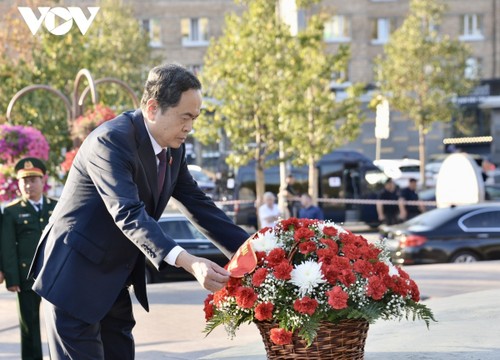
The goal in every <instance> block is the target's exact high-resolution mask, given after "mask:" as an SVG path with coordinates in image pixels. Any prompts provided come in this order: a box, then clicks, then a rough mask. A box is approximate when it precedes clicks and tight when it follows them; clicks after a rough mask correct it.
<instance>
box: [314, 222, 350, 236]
mask: <svg viewBox="0 0 500 360" xmlns="http://www.w3.org/2000/svg"><path fill="white" fill-rule="evenodd" d="M325 227H333V228H335V229H337V232H338V233H339V234H342V233H347V231H345V230H344V228H343V227H342V226H340V225H337V224H335V223H334V222H329V221H327V222H324V223H323V222H322V223H319V224H318V229H320V230H321V232H323V229H324V228H325Z"/></svg>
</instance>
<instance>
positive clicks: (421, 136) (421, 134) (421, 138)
mask: <svg viewBox="0 0 500 360" xmlns="http://www.w3.org/2000/svg"><path fill="white" fill-rule="evenodd" d="M418 155H419V158H420V182H421V186H422V189H425V188H426V187H427V179H426V176H425V163H426V161H425V128H424V125H423V120H421V121H420V122H419V125H418Z"/></svg>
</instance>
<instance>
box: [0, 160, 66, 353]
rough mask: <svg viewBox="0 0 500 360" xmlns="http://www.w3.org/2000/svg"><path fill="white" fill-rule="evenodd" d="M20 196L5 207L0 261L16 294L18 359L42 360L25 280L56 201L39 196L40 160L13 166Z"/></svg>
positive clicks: (33, 300)
mask: <svg viewBox="0 0 500 360" xmlns="http://www.w3.org/2000/svg"><path fill="white" fill-rule="evenodd" d="M15 171H16V173H17V179H18V182H19V189H20V191H21V195H22V196H21V197H20V198H19V199H17V200H14V201H13V202H12V203H10V204H8V205H7V206H6V207H5V209H4V213H3V222H2V223H3V226H2V236H1V242H2V244H1V245H2V246H1V249H2V260H3V272H4V276H5V282H6V286H7V290H9V291H12V292H15V293H17V301H18V310H19V324H20V328H21V353H22V359H23V360H27V359H30V360H32V359H40V360H41V359H42V358H43V353H42V345H41V339H40V316H39V309H40V297H39V296H38V295H37V294H36V293H35V292H34V291H33V290H31V286H32V285H33V280H31V279H27V275H28V270H29V266H30V264H31V261H32V259H33V256H34V254H35V249H36V246H37V244H38V240H39V239H40V236H41V234H42V230H43V228H44V227H45V225H47V222H48V219H49V217H50V215H51V214H52V211H53V209H54V206H55V205H56V201H55V200H53V199H50V198H48V197H46V196H44V195H43V189H44V186H45V178H44V177H45V173H46V171H47V169H46V167H45V164H44V163H43V161H42V160H40V159H37V158H24V159H21V160H20V161H19V162H18V163H17V164H16V166H15Z"/></svg>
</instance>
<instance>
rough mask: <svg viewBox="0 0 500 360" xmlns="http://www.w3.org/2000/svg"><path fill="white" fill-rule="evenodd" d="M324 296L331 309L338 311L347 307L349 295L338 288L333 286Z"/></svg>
mask: <svg viewBox="0 0 500 360" xmlns="http://www.w3.org/2000/svg"><path fill="white" fill-rule="evenodd" d="M326 295H327V296H328V304H330V306H331V307H332V308H334V309H337V310H340V309H345V308H346V307H347V300H348V299H349V295H348V294H347V293H346V292H345V291H344V290H342V288H341V287H340V286H334V287H333V289H332V290H330V291H327V292H326Z"/></svg>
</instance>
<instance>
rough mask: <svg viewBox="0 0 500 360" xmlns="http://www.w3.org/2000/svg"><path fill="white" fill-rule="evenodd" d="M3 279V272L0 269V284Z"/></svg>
mask: <svg viewBox="0 0 500 360" xmlns="http://www.w3.org/2000/svg"><path fill="white" fill-rule="evenodd" d="M3 280H4V276H3V272H1V271H0V284H1V283H3Z"/></svg>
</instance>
